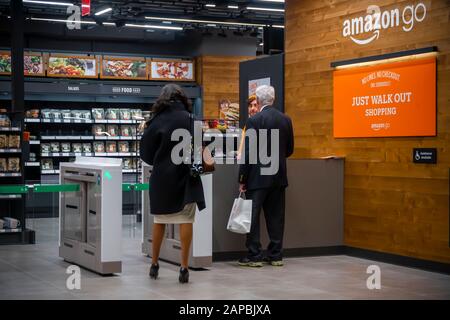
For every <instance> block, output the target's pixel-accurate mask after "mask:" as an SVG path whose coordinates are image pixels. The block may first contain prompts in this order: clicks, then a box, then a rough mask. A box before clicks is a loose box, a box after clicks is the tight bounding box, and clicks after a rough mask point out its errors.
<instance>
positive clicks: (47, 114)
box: [41, 109, 52, 119]
mask: <svg viewBox="0 0 450 320" xmlns="http://www.w3.org/2000/svg"><path fill="white" fill-rule="evenodd" d="M41 115H42V119H51V118H52V110H51V109H42V110H41Z"/></svg>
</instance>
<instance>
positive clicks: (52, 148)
mask: <svg viewBox="0 0 450 320" xmlns="http://www.w3.org/2000/svg"><path fill="white" fill-rule="evenodd" d="M60 150H61V148H60V145H59V142H50V151H51V152H60Z"/></svg>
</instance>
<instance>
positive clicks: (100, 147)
mask: <svg viewBox="0 0 450 320" xmlns="http://www.w3.org/2000/svg"><path fill="white" fill-rule="evenodd" d="M94 152H105V143H104V142H101V141H95V142H94Z"/></svg>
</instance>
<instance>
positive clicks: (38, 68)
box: [23, 53, 45, 76]
mask: <svg viewBox="0 0 450 320" xmlns="http://www.w3.org/2000/svg"><path fill="white" fill-rule="evenodd" d="M23 72H24V74H25V75H26V76H44V75H45V69H44V57H43V56H42V54H41V53H25V54H24V56H23Z"/></svg>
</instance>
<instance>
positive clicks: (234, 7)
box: [228, 5, 239, 9]
mask: <svg viewBox="0 0 450 320" xmlns="http://www.w3.org/2000/svg"><path fill="white" fill-rule="evenodd" d="M228 9H239V7H238V6H233V5H229V6H228Z"/></svg>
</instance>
